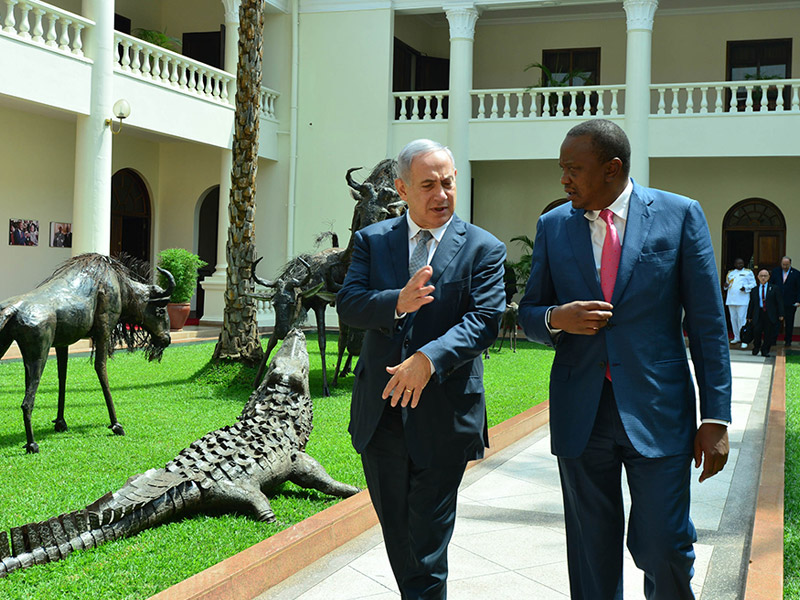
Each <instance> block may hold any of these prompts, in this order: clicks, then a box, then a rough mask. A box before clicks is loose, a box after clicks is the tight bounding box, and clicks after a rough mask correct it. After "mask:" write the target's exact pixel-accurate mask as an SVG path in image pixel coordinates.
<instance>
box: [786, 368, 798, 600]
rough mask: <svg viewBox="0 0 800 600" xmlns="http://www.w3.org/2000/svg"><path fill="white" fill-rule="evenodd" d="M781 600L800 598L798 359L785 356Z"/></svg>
mask: <svg viewBox="0 0 800 600" xmlns="http://www.w3.org/2000/svg"><path fill="white" fill-rule="evenodd" d="M784 473H785V479H784V481H785V485H784V516H783V544H784V546H783V570H784V573H783V576H784V584H783V597H784V598H787V599H789V598H792V599H800V486H798V485H796V483H797V481H798V480H800V356H798V355H796V354H791V355H789V356H787V357H786V467H785V472H784Z"/></svg>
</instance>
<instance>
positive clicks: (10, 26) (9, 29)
mask: <svg viewBox="0 0 800 600" xmlns="http://www.w3.org/2000/svg"><path fill="white" fill-rule="evenodd" d="M17 2H18V0H6V6H7V7H8V8H7V9H6V20H5V21H3V31H5V32H6V33H17V21H16V19H15V18H14V7H15V6H16V5H17Z"/></svg>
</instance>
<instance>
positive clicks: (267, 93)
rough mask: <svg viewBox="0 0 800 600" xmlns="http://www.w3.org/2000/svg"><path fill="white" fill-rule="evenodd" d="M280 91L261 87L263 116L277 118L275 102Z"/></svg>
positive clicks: (274, 119)
mask: <svg viewBox="0 0 800 600" xmlns="http://www.w3.org/2000/svg"><path fill="white" fill-rule="evenodd" d="M278 96H280V93H278V92H276V91H275V90H271V89H269V88H268V87H263V86H262V87H261V116H262V117H265V118H267V119H272V120H273V121H276V120H277V117H276V116H275V102H277V100H278Z"/></svg>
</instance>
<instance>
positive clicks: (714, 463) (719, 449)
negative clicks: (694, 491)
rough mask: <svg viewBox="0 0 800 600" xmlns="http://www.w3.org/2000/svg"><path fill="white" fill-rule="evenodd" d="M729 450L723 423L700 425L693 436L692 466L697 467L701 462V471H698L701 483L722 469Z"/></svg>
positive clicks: (726, 429)
mask: <svg viewBox="0 0 800 600" xmlns="http://www.w3.org/2000/svg"><path fill="white" fill-rule="evenodd" d="M729 450H730V444H729V443H728V428H727V427H726V426H725V425H720V424H719V423H703V424H702V425H700V428H699V429H698V430H697V435H695V437H694V466H695V468H697V467H699V466H700V464H701V463H702V465H703V472H702V473H700V482H701V483H702V482H703V481H705V480H706V479H708V478H709V477H713V476H714V475H716V474H717V473H719V472H720V471H722V467H724V466H725V463H726V462H728V452H729ZM704 457H705V458H704Z"/></svg>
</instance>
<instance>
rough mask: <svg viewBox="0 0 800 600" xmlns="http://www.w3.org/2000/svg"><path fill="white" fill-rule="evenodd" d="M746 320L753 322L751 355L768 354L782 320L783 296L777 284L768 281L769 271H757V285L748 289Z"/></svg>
mask: <svg viewBox="0 0 800 600" xmlns="http://www.w3.org/2000/svg"><path fill="white" fill-rule="evenodd" d="M747 320H748V321H752V323H753V356H755V355H756V354H758V352H759V350H760V351H761V356H765V357H766V356H769V349H770V346H772V344H773V342H774V340H775V337H776V335H777V334H776V332H777V331H778V326H779V322H780V321H783V296H781V291H780V290H779V289H778V286H776V285H774V284H772V283H769V271H767V270H766V269H761V270H760V271H759V272H758V285H757V286H756V287H754V288H753V289H752V290H751V291H750V305H749V307H748V309H747Z"/></svg>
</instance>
